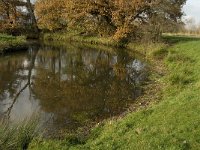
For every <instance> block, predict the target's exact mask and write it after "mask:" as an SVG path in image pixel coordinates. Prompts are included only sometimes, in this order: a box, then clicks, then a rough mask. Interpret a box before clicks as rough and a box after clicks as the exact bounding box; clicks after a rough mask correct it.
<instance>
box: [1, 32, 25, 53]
mask: <svg viewBox="0 0 200 150" xmlns="http://www.w3.org/2000/svg"><path fill="white" fill-rule="evenodd" d="M26 44H27V41H26V37H25V36H12V35H7V34H0V53H5V52H6V51H7V50H9V49H13V50H14V49H17V48H22V47H25V46H26Z"/></svg>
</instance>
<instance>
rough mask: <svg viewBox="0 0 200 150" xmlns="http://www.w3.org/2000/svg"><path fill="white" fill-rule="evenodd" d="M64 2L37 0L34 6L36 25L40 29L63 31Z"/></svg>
mask: <svg viewBox="0 0 200 150" xmlns="http://www.w3.org/2000/svg"><path fill="white" fill-rule="evenodd" d="M64 1H65V0H38V1H36V4H35V11H36V15H37V18H38V25H39V27H40V28H41V29H48V30H50V31H52V30H57V29H63V28H64V27H65V26H66V19H65V18H63V15H64V13H65V7H64Z"/></svg>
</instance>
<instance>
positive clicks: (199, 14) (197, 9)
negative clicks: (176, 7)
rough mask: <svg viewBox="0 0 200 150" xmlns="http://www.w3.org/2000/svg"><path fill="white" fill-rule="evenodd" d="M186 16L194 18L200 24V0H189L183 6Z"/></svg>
mask: <svg viewBox="0 0 200 150" xmlns="http://www.w3.org/2000/svg"><path fill="white" fill-rule="evenodd" d="M183 11H184V13H185V16H184V18H194V20H195V22H196V23H197V24H200V0H187V3H186V5H185V6H184V8H183Z"/></svg>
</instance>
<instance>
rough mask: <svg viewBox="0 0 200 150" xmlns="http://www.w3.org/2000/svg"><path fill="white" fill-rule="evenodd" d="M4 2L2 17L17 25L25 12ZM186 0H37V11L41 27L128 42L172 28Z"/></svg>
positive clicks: (35, 6)
mask: <svg viewBox="0 0 200 150" xmlns="http://www.w3.org/2000/svg"><path fill="white" fill-rule="evenodd" d="M9 1H13V0H9ZM16 1H21V0H16ZM28 1H30V0H27V2H28ZM5 2H7V1H5V0H0V13H1V14H0V15H1V18H2V17H3V18H6V17H7V18H9V19H8V20H9V21H10V20H13V22H14V23H13V25H17V21H16V17H19V16H20V15H22V14H23V12H20V11H19V10H20V9H16V5H15V6H14V9H12V8H13V3H10V4H9V5H8V6H9V9H7V5H6V4H7V3H5ZM21 2H25V1H21ZM185 2H186V0H36V1H35V3H34V12H35V15H36V18H37V25H38V26H39V28H40V29H42V30H47V31H57V30H65V31H69V30H76V31H79V32H80V33H84V34H85V35H95V36H103V37H112V38H113V39H114V40H115V41H116V42H122V43H126V42H128V40H131V39H135V38H138V37H141V36H142V35H143V34H146V33H148V34H152V35H154V36H155V37H157V36H158V35H160V33H162V32H163V31H164V30H168V29H169V28H170V27H172V28H173V26H174V25H175V24H177V23H179V22H180V18H181V16H182V14H183V13H182V7H183V5H184V4H185ZM6 10H9V11H10V14H9V17H8V15H7V16H6V14H7V12H6ZM28 10H29V9H28ZM30 12H31V11H30ZM9 21H7V22H8V23H9ZM3 24H4V25H6V23H3Z"/></svg>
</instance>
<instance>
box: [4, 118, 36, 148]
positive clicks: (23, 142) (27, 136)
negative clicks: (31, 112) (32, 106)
mask: <svg viewBox="0 0 200 150" xmlns="http://www.w3.org/2000/svg"><path fill="white" fill-rule="evenodd" d="M37 120H38V119H36V117H33V118H32V119H30V120H24V121H23V122H22V123H19V124H12V125H10V124H8V123H5V122H0V149H1V150H21V149H27V148H28V145H29V144H30V143H31V141H32V140H33V139H34V137H35V136H37V135H38V133H37V132H38V130H37V128H38V121H37Z"/></svg>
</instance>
